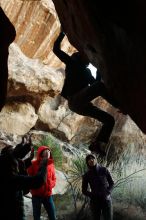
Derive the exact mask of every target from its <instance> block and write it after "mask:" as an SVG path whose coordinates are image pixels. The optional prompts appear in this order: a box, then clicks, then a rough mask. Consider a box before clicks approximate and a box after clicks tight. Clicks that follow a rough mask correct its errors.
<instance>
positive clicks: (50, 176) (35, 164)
mask: <svg viewBox="0 0 146 220" xmlns="http://www.w3.org/2000/svg"><path fill="white" fill-rule="evenodd" d="M46 149H48V150H50V149H49V148H48V147H46V146H41V147H39V148H38V151H37V159H36V160H33V161H32V165H31V166H30V167H29V168H28V169H27V171H28V174H29V175H30V176H34V175H36V174H37V172H38V169H39V164H40V161H41V158H40V153H41V152H42V151H44V150H46ZM55 184H56V176H55V167H54V161H53V159H52V155H51V154H50V158H49V159H48V166H47V175H46V182H45V183H44V184H43V185H42V186H41V187H40V188H38V189H33V190H31V191H30V192H31V194H32V196H41V197H46V196H51V195H52V188H53V187H54V186H55Z"/></svg>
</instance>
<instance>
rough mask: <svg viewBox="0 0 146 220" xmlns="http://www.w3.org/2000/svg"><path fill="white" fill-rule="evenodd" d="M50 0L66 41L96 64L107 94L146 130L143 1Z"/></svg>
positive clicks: (145, 32)
mask: <svg viewBox="0 0 146 220" xmlns="http://www.w3.org/2000/svg"><path fill="white" fill-rule="evenodd" d="M53 2H54V4H55V7H56V10H57V13H58V15H59V18H60V21H61V23H62V25H63V27H64V29H65V31H66V32H67V36H68V38H69V40H70V42H71V43H72V44H73V45H74V46H75V47H76V48H77V49H78V50H80V51H81V52H84V53H86V54H87V55H88V57H89V59H90V61H91V62H92V63H93V64H94V65H95V66H96V67H98V66H99V67H100V69H101V73H102V76H103V79H104V81H105V84H106V86H107V88H108V90H109V92H110V94H111V95H112V96H113V97H115V98H116V99H117V100H118V102H119V104H120V106H121V108H122V109H123V110H124V111H126V112H127V113H128V114H129V115H130V116H131V118H132V119H133V120H134V121H135V122H136V123H137V125H138V126H139V127H140V128H141V130H142V131H143V132H146V119H145V118H146V117H145V109H146V98H145V97H146V86H145V85H146V63H145V57H146V41H145V36H146V28H145V27H146V26H145V24H146V16H145V12H144V8H145V7H146V2H145V1H137V0H134V1H133V2H132V4H131V2H128V3H127V1H118V2H117V3H116V2H115V1H113V0H112V1H109V2H108V1H105V0H104V1H99V0H98V1H94V3H93V2H92V3H91V1H89V0H87V1H84V0H77V1H76V4H74V1H73V0H64V1H63V0H60V1H58V0H53Z"/></svg>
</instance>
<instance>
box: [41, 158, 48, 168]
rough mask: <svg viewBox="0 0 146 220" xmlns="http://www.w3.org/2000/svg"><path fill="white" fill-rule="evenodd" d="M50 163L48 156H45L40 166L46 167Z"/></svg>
mask: <svg viewBox="0 0 146 220" xmlns="http://www.w3.org/2000/svg"><path fill="white" fill-rule="evenodd" d="M47 164H48V158H43V159H42V160H41V162H40V167H46V166H47Z"/></svg>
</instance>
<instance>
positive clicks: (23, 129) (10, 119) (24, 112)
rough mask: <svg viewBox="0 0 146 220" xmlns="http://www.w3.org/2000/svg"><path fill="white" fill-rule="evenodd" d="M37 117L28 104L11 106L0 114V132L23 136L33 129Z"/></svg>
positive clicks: (6, 107)
mask: <svg viewBox="0 0 146 220" xmlns="http://www.w3.org/2000/svg"><path fill="white" fill-rule="evenodd" d="M37 119H38V116H37V115H36V114H35V109H34V108H33V107H32V106H31V105H30V104H29V103H27V104H17V103H14V104H11V105H7V106H5V107H4V108H3V109H2V111H1V112H0V130H1V131H3V132H6V133H11V134H17V135H24V134H25V133H27V132H28V131H29V130H30V129H31V128H32V127H34V125H35V123H36V121H37Z"/></svg>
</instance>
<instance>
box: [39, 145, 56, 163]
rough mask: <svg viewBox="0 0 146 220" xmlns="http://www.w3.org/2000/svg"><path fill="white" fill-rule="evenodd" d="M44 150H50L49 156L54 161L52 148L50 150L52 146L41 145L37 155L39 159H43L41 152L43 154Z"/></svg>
mask: <svg viewBox="0 0 146 220" xmlns="http://www.w3.org/2000/svg"><path fill="white" fill-rule="evenodd" d="M44 150H48V151H50V158H49V160H52V161H53V157H52V153H51V150H50V148H49V147H48V146H40V147H38V150H37V155H36V158H37V161H40V160H41V157H40V154H41V153H42V152H43V151H44Z"/></svg>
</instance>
